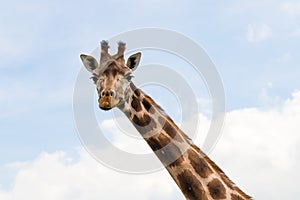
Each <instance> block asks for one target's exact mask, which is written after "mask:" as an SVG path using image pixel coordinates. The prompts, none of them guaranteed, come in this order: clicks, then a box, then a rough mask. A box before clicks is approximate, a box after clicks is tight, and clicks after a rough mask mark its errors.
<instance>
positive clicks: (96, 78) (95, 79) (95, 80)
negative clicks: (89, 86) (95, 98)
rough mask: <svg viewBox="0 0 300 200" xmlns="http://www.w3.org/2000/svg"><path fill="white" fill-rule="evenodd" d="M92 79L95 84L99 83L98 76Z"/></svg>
mask: <svg viewBox="0 0 300 200" xmlns="http://www.w3.org/2000/svg"><path fill="white" fill-rule="evenodd" d="M90 79H92V80H93V81H94V83H95V84H96V83H97V81H98V77H96V76H92V77H91V78H90Z"/></svg>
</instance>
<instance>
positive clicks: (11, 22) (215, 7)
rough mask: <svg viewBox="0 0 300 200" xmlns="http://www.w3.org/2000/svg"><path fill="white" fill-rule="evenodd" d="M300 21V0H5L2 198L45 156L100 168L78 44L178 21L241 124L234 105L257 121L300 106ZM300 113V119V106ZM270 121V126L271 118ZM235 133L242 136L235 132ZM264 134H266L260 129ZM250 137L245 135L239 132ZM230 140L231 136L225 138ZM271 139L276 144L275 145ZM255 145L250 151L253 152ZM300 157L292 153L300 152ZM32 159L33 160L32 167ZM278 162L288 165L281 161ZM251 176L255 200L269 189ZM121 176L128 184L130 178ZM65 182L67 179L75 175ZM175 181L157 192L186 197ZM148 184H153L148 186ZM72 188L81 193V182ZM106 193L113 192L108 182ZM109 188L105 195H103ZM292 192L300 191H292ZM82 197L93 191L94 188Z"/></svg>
mask: <svg viewBox="0 0 300 200" xmlns="http://www.w3.org/2000/svg"><path fill="white" fill-rule="evenodd" d="M299 21H300V3H299V2H298V1H294V0H288V1H279V0H276V1H271V0H262V1H257V0H256V1H247V2H246V1H234V0H231V1H226V2H223V1H218V2H217V1H210V2H208V1H196V0H194V1H192V0H188V1H185V2H183V1H177V0H175V1H171V0H165V1H158V0H154V1H151V2H148V1H144V0H142V1H138V0H133V1H121V0H112V1H64V2H61V1H13V0H12V1H5V2H2V3H1V8H0V27H1V31H0V44H1V45H0V58H1V64H0V70H1V73H0V105H1V106H0V136H1V140H0V158H1V159H0V197H1V195H3V197H4V199H7V200H8V199H10V197H11V196H10V195H11V194H10V192H11V191H12V190H14V191H17V189H16V188H15V187H14V186H16V185H18V184H17V181H18V178H20V177H19V176H21V175H22V174H21V175H20V173H21V172H24V170H25V171H26V170H33V169H30V167H32V166H36V165H37V163H39V162H41V163H42V161H45V162H44V163H43V164H41V166H47V165H45V163H47V162H50V161H51V159H52V160H54V161H57V160H60V159H63V160H68V159H70V160H72V163H73V164H74V163H75V164H76V162H77V161H78V160H80V161H81V162H84V163H85V162H87V163H89V165H85V164H83V166H85V167H86V166H93V167H94V168H93V169H96V168H95V166H94V165H96V164H95V163H93V161H86V160H88V158H87V157H88V156H86V155H84V150H82V149H81V148H82V147H81V143H80V141H79V139H78V137H77V133H76V130H75V125H74V120H73V110H72V93H73V87H74V83H75V80H76V77H77V74H78V72H79V69H80V67H81V63H80V59H79V55H80V53H82V52H86V53H89V52H92V51H93V50H94V49H95V48H96V47H97V45H98V44H99V41H101V40H102V39H107V38H110V37H112V36H113V35H116V34H118V33H120V32H124V31H129V30H132V29H136V28H143V27H159V28H165V29H170V30H174V31H177V32H179V33H181V34H184V35H186V36H188V37H190V38H192V39H193V40H194V41H195V42H197V43H198V44H200V45H201V46H202V47H203V48H204V49H205V50H206V51H207V53H208V55H209V56H210V57H211V59H212V60H213V61H214V63H215V65H216V68H217V69H218V71H219V73H220V76H221V78H222V80H223V83H224V87H225V94H226V110H227V112H228V120H229V121H228V122H227V123H229V124H230V123H233V122H231V121H230V120H231V119H232V121H234V119H236V120H238V117H235V113H241V116H245V115H246V117H247V118H246V119H249V121H251V119H252V118H251V117H254V116H256V114H257V115H258V114H262V115H259V116H269V114H270V116H273V117H275V118H276V116H277V114H278V113H277V114H274V115H272V112H271V111H274V110H275V111H276V110H277V111H278V112H279V114H286V113H285V112H283V111H284V110H288V109H290V107H292V106H295V105H296V107H295V108H298V107H297V105H299V104H297V102H298V98H299V97H298V96H299V95H297V93H296V92H295V91H297V90H300V81H299V75H300V67H299V64H300V63H299V59H298V56H297V55H298V54H299V52H300V49H299V48H300V24H299ZM293 95H294V96H293ZM246 108H250V109H255V111H257V112H254V111H253V110H251V112H250V111H249V112H250V113H252V111H253V112H254V114H253V113H252V114H253V115H251V114H249V112H248V111H247V109H246ZM245 110H246V111H245ZM292 110H293V109H292ZM296 110H297V109H296ZM244 111H245V112H246V113H247V114H249V116H248V115H247V114H245V112H244ZM269 111H270V113H269ZM99 112H100V111H99ZM275 115H276V116H275ZM293 115H294V116H296V117H295V118H297V117H298V116H299V112H296V114H293ZM285 116H286V115H282V116H280V117H278V123H280V122H282V121H284V120H286V121H284V122H285V123H283V124H289V123H292V124H294V123H293V122H292V119H291V118H290V115H288V116H287V117H286V118H284V117H285ZM267 118H268V117H267ZM271 118H272V117H271ZM272 119H273V118H272ZM280 119H281V120H282V121H281V120H280ZM297 119H298V118H297ZM262 121H263V120H262ZM234 122H235V121H234ZM253 123H254V122H253ZM257 123H258V122H257ZM240 124H242V125H245V128H248V127H247V124H243V123H241V122H240ZM254 124H255V123H254ZM269 124H270V123H269ZM271 124H273V123H272V122H271ZM232 127H235V126H234V125H233V126H232ZM263 127H264V126H263ZM296 128H297V127H296V126H295V129H293V130H290V132H289V133H291V132H292V133H294V134H292V133H291V134H289V133H285V134H286V135H287V137H289V138H288V139H287V140H285V138H283V139H282V140H280V141H282V142H281V143H274V146H275V144H279V145H282V146H285V145H284V144H290V143H289V142H290V140H292V139H291V138H293V137H294V136H295V134H297V133H296V130H298V129H296ZM265 129H266V130H268V131H269V129H268V128H267V127H265ZM226 130H227V128H226V125H225V128H224V133H223V134H224V135H225V136H223V137H224V138H223V140H222V138H221V141H220V146H221V147H222V146H225V147H226V148H230V146H226V141H227V140H226V137H227V136H226V133H227V132H226ZM237 130H243V129H241V128H239V129H237ZM282 130H285V129H284V128H283V129H282ZM258 131H259V130H258ZM268 131H266V132H268ZM274 131H276V130H274ZM294 131H295V132H294ZM233 132H234V130H233ZM274 134H275V135H276V133H274ZM228 135H230V134H229V133H228ZM248 136H249V138H247V136H245V138H246V139H247V140H252V141H254V140H255V141H257V140H258V139H257V138H255V139H253V138H252V137H251V134H249V135H248ZM230 137H233V138H234V135H230ZM256 137H258V138H259V137H260V135H256ZM262 137H263V136H262ZM269 137H271V138H272V137H273V135H272V134H267V135H266V138H269ZM274 137H275V136H274ZM295 137H296V136H295ZM298 139H299V137H298V138H294V139H293V140H295V141H298ZM233 140H234V141H235V139H233ZM243 140H244V139H243V138H241V140H237V141H243ZM222 141H223V143H224V141H225V143H224V144H223V143H222ZM299 141H300V140H299ZM258 143H259V142H258ZM254 144H257V142H254ZM297 144H298V143H296V144H294V145H295V146H296V145H297ZM266 146H267V147H268V145H267V144H266ZM271 146H272V145H270V151H271V152H272V148H271ZM267 147H266V148H267ZM219 148H220V147H219ZM237 148H240V147H237ZM274 148H275V147H274ZM78 149H81V150H78ZM245 149H247V145H245ZM267 149H268V148H267ZM217 150H218V145H217V147H216V150H215V151H214V152H213V155H214V156H215V158H216V159H218V161H219V163H221V164H222V165H221V167H225V168H228V171H229V170H233V168H232V169H231V168H230V167H231V164H228V163H227V162H226V161H224V160H225V159H224V157H226V155H229V153H232V152H231V151H228V154H226V155H225V153H224V155H223V154H222V153H221V155H223V156H224V157H223V160H222V158H220V155H218V152H217ZM283 150H284V148H283ZM249 151H250V147H249ZM43 152H46V153H43ZM292 152H293V155H294V154H295V155H296V154H297V156H298V155H299V151H296V150H293V151H292ZM248 153H249V152H248V151H246V150H245V154H247V155H248ZM255 155H258V153H257V154H255ZM297 156H296V157H292V158H298V157H297ZM282 157H283V158H284V156H282ZM255 158H257V157H255V156H254V158H253V159H255ZM268 158H269V159H270V160H271V161H272V159H275V160H276V158H274V157H272V155H271V153H270V156H269V157H268ZM280 158H281V157H280ZM292 158H291V159H292ZM47 159H48V160H47ZM56 159H57V160H56ZM49 160H50V161H49ZM78 162H79V161H78ZM283 162H284V161H283ZM11 163H19V165H17V167H10V166H12V165H11ZM20 163H23V164H20ZM24 163H31V164H30V165H29V166H25V164H24ZM90 163H93V164H90ZM270 163H272V162H270ZM52 164H53V162H50V166H52ZM75 164H74V165H75ZM226 165H227V166H226ZM14 166H16V164H15V165H14ZM298 166H299V165H298V164H295V163H294V165H293V164H291V166H284V167H283V168H284V170H287V169H290V170H292V169H294V168H296V167H298ZM64 167H66V166H64ZM97 167H98V168H101V169H102V168H103V169H102V170H103V171H105V173H111V174H114V173H116V172H114V171H109V170H107V169H104V167H103V166H101V165H97ZM270 167H272V165H270ZM286 167H287V168H286ZM289 167H290V168H289ZM54 168H55V166H54ZM83 168H84V167H82V170H83ZM86 168H88V167H86ZM51 169H52V168H50V170H51ZM64 169H66V170H67V169H68V168H64ZM84 169H85V168H84ZM234 169H235V168H234ZM275 169H277V168H274V173H275V172H276V170H275ZM279 169H280V170H281V171H280V172H282V173H283V171H282V168H280V167H279V168H278V170H279ZM22 170H23V171H22ZM55 170H56V168H55ZM237 170H240V171H239V172H238V173H236V174H234V172H232V173H233V176H239V175H242V174H243V173H242V172H243V170H242V169H237ZM67 171H68V170H67ZM70 171H72V169H70ZM287 171H289V170H287ZM37 172H38V170H37ZM74 173H76V171H74ZM99 173H100V172H99ZM101 173H102V171H101ZM101 173H100V174H101ZM103 173H104V172H103ZM283 174H284V173H283ZM159 175H160V174H159ZM113 176H114V180H120V179H122V178H123V179H124V178H125V179H126V178H128V177H125V175H113ZM123 176H124V177H123ZM157 176H158V175H157ZM166 176H167V175H166ZM70 177H72V175H70ZM155 177H156V175H149V176H148V178H149V185H151V184H150V183H152V184H154V183H155V181H153V182H151V180H152V179H153V180H155ZM247 177H248V176H247ZM247 177H246V178H241V177H237V178H236V179H238V180H240V182H241V183H242V184H243V188H247V187H249V188H250V190H251V193H252V194H253V195H254V196H255V194H257V195H258V196H257V197H258V198H257V199H264V197H265V198H267V197H270V196H268V195H266V194H263V193H262V192H261V191H260V190H259V189H257V187H252V186H251V184H250V178H249V179H247ZM270 177H271V176H270ZM79 179H80V177H79ZM136 179H139V180H136V183H139V181H140V179H142V178H141V177H136ZM236 179H235V180H236ZM99 181H100V180H99ZM168 181H171V179H166V180H165V182H164V181H162V183H161V184H162V185H163V186H164V187H166V188H168V187H169V186H168V184H167V183H168ZM121 182H122V183H124V180H123V181H121ZM86 183H87V184H88V183H89V182H88V181H87V182H86ZM33 184H34V183H33ZM99 184H100V183H99ZM64 186H65V187H67V186H68V182H66V183H65V185H64ZM20 187H21V186H20ZM263 187H265V186H263ZM1 188H3V190H2V189H1ZM21 188H22V187H21ZM174 188H175V186H172V187H171V188H168V189H169V190H166V191H169V193H161V194H160V193H159V194H160V195H161V196H159V195H158V196H157V198H165V199H168V198H169V199H172V198H173V199H174V197H176V198H178V199H180V198H182V197H181V196H179V197H178V195H180V194H178V191H176V189H174ZM274 188H276V186H274ZM143 189H145V190H146V189H147V187H146V186H145V188H143ZM287 189H288V188H287ZM74 190H75V191H76V192H78V193H80V192H81V190H80V189H77V190H76V189H74ZM152 190H154V189H152ZM248 190H249V189H248ZM1 191H2V193H1ZM154 191H155V190H154ZM123 192H124V191H123ZM83 193H84V192H83ZM83 193H82V195H83V196H84V194H85V193H84V194H83ZM87 193H88V192H87ZM120 193H121V194H123V195H124V196H125V197H126V198H129V197H130V192H128V194H127V193H126V192H124V193H122V192H120ZM101 194H103V196H104V197H107V198H112V197H110V196H109V194H106V193H105V192H104V191H103V192H102V193H101ZM101 194H99V198H100V197H103V196H101ZM291 194H292V195H293V194H296V192H295V191H292V192H291ZM41 195H42V194H41ZM149 195H150V194H149ZM37 196H38V195H37ZM150 196H151V195H150ZM84 197H86V199H88V196H84ZM28 198H29V197H28ZM70 198H71V197H70ZM148 198H150V197H148ZM1 199H2V198H1ZM17 199H18V198H17ZM31 199H33V198H31ZM62 199H68V198H67V197H66V198H62ZM90 199H93V197H91V198H90ZM145 199H146V198H145Z"/></svg>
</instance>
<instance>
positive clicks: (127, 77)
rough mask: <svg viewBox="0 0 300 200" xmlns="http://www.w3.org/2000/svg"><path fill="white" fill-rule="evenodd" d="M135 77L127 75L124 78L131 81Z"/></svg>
mask: <svg viewBox="0 0 300 200" xmlns="http://www.w3.org/2000/svg"><path fill="white" fill-rule="evenodd" d="M133 77H134V76H133V75H132V74H128V75H126V76H125V77H124V78H126V79H127V80H128V81H131V79H132V78H133Z"/></svg>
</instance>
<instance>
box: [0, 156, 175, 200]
mask: <svg viewBox="0 0 300 200" xmlns="http://www.w3.org/2000/svg"><path fill="white" fill-rule="evenodd" d="M79 152H80V159H79V161H77V162H74V161H72V158H71V157H70V156H69V155H67V154H66V153H65V152H62V151H58V152H55V153H51V154H49V153H42V154H41V155H40V156H39V157H38V158H37V159H36V160H33V161H30V162H28V163H26V165H25V166H20V169H19V171H18V172H17V174H16V176H15V178H14V184H13V188H11V190H9V191H4V190H1V189H0V198H1V199H2V200H12V199H14V200H18V199H20V200H21V199H22V200H29V199H30V200H40V199H43V200H53V199H56V200H68V199H72V200H86V199H88V200H93V199H94V200H98V199H160V198H161V199H170V200H171V199H174V197H173V195H174V194H176V193H177V195H180V194H178V192H176V190H177V189H176V185H175V184H169V183H170V182H171V183H172V180H171V178H170V177H169V175H168V174H167V172H165V171H162V172H159V173H156V174H148V175H128V174H120V173H117V172H115V171H111V170H109V169H107V168H105V167H103V166H102V165H100V164H99V163H97V162H96V161H95V160H93V159H92V158H91V157H90V155H89V154H87V153H85V152H83V151H79Z"/></svg>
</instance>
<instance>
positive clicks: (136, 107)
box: [131, 95, 142, 112]
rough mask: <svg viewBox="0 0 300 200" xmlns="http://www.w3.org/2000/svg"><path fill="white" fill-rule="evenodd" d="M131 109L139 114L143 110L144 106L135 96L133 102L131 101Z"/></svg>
mask: <svg viewBox="0 0 300 200" xmlns="http://www.w3.org/2000/svg"><path fill="white" fill-rule="evenodd" d="M131 107H132V108H133V109H134V110H135V111H136V112H139V111H141V110H142V106H141V103H140V101H139V100H138V98H136V96H135V95H132V100H131Z"/></svg>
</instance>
